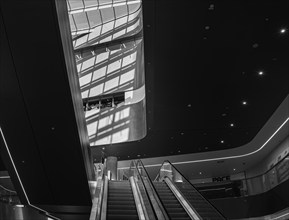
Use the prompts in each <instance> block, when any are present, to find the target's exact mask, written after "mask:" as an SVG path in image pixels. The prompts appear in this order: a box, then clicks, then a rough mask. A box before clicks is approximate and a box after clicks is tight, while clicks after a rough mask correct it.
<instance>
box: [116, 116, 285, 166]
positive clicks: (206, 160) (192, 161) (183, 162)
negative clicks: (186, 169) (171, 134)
mask: <svg viewBox="0 0 289 220" xmlns="http://www.w3.org/2000/svg"><path fill="white" fill-rule="evenodd" d="M288 121H289V117H288V118H286V120H285V121H284V122H283V123H282V124H281V125H280V126H279V127H278V128H277V130H276V131H275V132H274V133H273V134H272V135H271V136H270V137H269V138H268V140H267V141H265V143H264V144H263V145H262V146H261V147H260V148H259V149H257V150H255V151H253V152H250V153H247V154H241V155H236V156H228V157H219V158H211V159H202V160H190V161H182V162H174V163H172V164H174V165H178V164H187V163H200V162H209V161H215V160H227V159H235V158H240V157H246V156H250V155H252V154H255V153H257V152H259V151H260V150H262V149H263V148H264V147H265V146H266V144H267V143H268V142H269V141H270V140H271V139H272V138H273V137H274V136H275V135H276V134H277V132H278V131H279V130H280V129H281V128H282V127H283V126H284V125H285V124H286V123H287V122H288ZM161 165H162V164H151V165H145V167H156V166H161ZM118 169H120V170H124V169H129V167H121V168H118Z"/></svg>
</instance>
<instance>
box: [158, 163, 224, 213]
mask: <svg viewBox="0 0 289 220" xmlns="http://www.w3.org/2000/svg"><path fill="white" fill-rule="evenodd" d="M164 163H169V164H170V165H171V166H172V167H173V168H174V169H175V170H176V171H177V172H178V173H179V174H180V175H181V176H182V178H184V179H185V180H186V182H188V183H189V184H190V186H192V187H193V189H194V190H195V191H196V192H197V193H198V194H199V195H200V196H201V197H202V198H203V199H204V200H205V201H206V202H207V203H209V204H210V205H211V207H212V208H213V209H215V211H216V212H217V213H218V214H219V215H220V216H222V217H223V218H224V219H226V217H225V216H224V215H223V214H222V213H221V212H220V211H219V210H218V209H217V208H216V207H215V206H214V205H213V204H212V203H211V202H210V201H209V200H208V199H206V198H205V197H204V196H203V195H202V194H201V193H200V192H199V190H198V189H197V188H196V187H195V186H194V185H193V184H192V183H191V182H190V181H189V180H188V179H187V178H186V177H185V176H183V174H182V173H181V172H180V171H179V170H178V169H177V168H176V167H175V166H174V165H173V164H172V163H171V162H170V161H169V160H165V161H164V162H163V163H162V165H161V167H160V169H159V173H158V175H159V174H160V171H161V169H162V167H163V165H164ZM158 175H157V176H158Z"/></svg>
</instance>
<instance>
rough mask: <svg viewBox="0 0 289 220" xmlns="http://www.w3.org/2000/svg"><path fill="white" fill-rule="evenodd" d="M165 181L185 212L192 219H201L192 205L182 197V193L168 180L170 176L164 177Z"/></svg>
mask: <svg viewBox="0 0 289 220" xmlns="http://www.w3.org/2000/svg"><path fill="white" fill-rule="evenodd" d="M165 183H166V184H167V186H168V187H169V188H170V190H171V191H172V193H173V194H174V195H175V197H176V198H177V200H178V201H179V203H180V204H181V205H182V206H183V208H184V210H185V211H186V213H187V214H188V215H189V216H190V217H191V219H193V220H201V219H202V217H201V216H200V215H199V214H198V212H197V211H196V210H195V209H194V207H193V206H192V205H191V204H190V203H189V202H188V201H187V199H186V198H185V197H184V195H183V193H182V192H180V190H178V187H177V186H175V184H174V183H173V182H172V181H171V180H170V178H168V177H166V178H165Z"/></svg>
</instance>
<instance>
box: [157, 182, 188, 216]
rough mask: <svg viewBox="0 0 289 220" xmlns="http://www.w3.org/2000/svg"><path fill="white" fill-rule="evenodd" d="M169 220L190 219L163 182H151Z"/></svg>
mask: <svg viewBox="0 0 289 220" xmlns="http://www.w3.org/2000/svg"><path fill="white" fill-rule="evenodd" d="M153 184H154V186H155V189H156V191H157V193H158V195H159V197H160V199H161V201H162V203H163V205H164V207H165V209H166V210H167V212H168V215H169V217H170V219H172V220H174V219H176V220H189V219H191V218H190V217H189V215H188V214H187V213H186V211H185V210H184V208H183V207H182V205H181V204H180V203H179V201H178V200H177V198H176V197H175V195H174V194H173V193H172V191H171V190H170V188H169V187H168V186H167V184H166V183H165V182H153Z"/></svg>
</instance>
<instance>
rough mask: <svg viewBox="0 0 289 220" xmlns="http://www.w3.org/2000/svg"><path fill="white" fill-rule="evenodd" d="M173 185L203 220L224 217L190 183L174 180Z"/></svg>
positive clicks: (218, 219) (220, 219) (221, 218)
mask: <svg viewBox="0 0 289 220" xmlns="http://www.w3.org/2000/svg"><path fill="white" fill-rule="evenodd" d="M175 185H176V186H177V187H178V189H179V190H180V192H182V194H183V195H184V196H185V198H186V199H187V201H188V202H189V203H190V204H191V205H192V207H193V208H194V209H195V210H196V211H197V212H198V214H199V215H200V216H201V217H202V218H203V220H223V219H224V218H223V217H222V216H221V215H220V214H219V213H218V212H217V211H216V210H215V209H214V208H213V207H212V206H211V205H210V204H209V203H208V202H207V201H206V200H205V199H204V198H203V197H202V196H201V195H200V194H199V193H198V192H197V191H196V190H195V189H194V188H193V187H192V186H191V185H189V184H188V183H181V182H179V183H177V182H175Z"/></svg>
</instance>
